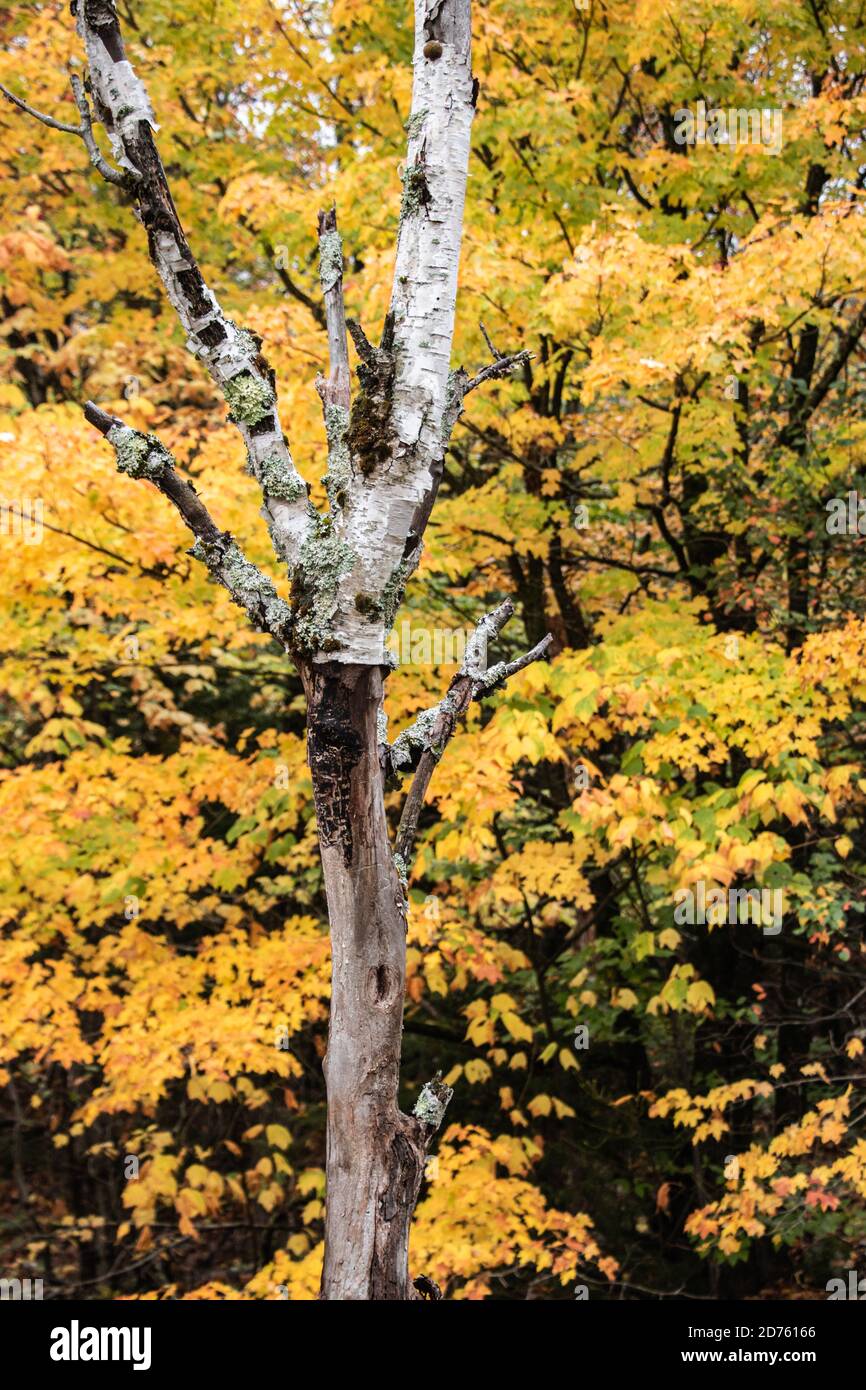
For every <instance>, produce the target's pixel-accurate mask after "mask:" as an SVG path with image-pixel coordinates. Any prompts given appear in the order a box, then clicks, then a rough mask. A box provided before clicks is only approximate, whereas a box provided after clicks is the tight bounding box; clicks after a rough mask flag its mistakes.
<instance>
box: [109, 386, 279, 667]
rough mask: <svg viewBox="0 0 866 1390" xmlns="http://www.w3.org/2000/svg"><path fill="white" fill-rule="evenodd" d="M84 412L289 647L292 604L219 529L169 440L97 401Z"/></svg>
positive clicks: (244, 602)
mask: <svg viewBox="0 0 866 1390" xmlns="http://www.w3.org/2000/svg"><path fill="white" fill-rule="evenodd" d="M84 416H85V419H86V420H87V421H88V422H89V423H90V424H91V425H94V426H95V427H96V429H98V430H99V432H100V434H103V435H104V436H105V438H106V439H107V440H108V442H109V444H110V445H111V446H112V448H113V449H114V452H115V455H116V458H117V467H118V470H119V471H120V472H121V473H127V474H128V475H129V477H131V478H144V479H146V480H147V481H148V482H151V483H153V485H154V486H155V487H157V488H158V489H159V491H160V492H161V493H162V494H163V496H164V497H167V498H168V500H169V501H170V502H171V504H172V505H173V506H174V507H175V508H176V509H177V511H178V512H179V513H180V515H181V517H182V518H183V520H184V522H185V523H186V525H187V526H188V527H189V529H190V531H192V533H193V535H194V536H195V538H196V539H195V544H194V545H193V547H192V549H191V551H190V552H189V553H190V554H191V555H193V556H194V557H195V558H196V559H197V560H201V561H202V562H203V563H204V564H205V565H207V567H208V569H209V570H210V572H211V574H212V575H213V577H214V579H216V580H218V582H219V583H220V584H222V586H223V588H225V589H227V590H228V592H229V594H230V595H231V597H232V598H233V599H234V601H235V603H236V604H237V605H238V606H239V607H240V608H243V610H244V612H245V613H246V614H247V617H248V618H249V619H250V621H251V622H252V623H253V625H254V626H255V627H257V628H258V629H259V630H260V631H262V632H268V633H270V634H271V636H272V637H276V639H277V641H278V642H280V643H282V645H283V646H284V647H288V642H289V637H290V633H291V625H292V614H291V610H290V609H289V606H288V604H287V603H285V602H284V601H283V600H282V599H281V598H280V597H279V595H278V593H277V591H276V589H275V588H274V586H273V584H272V582H271V580H270V579H269V578H268V576H267V575H266V574H263V573H262V571H261V570H259V569H257V568H256V566H255V565H253V564H252V563H251V562H250V561H249V560H248V559H247V558H246V556H245V555H244V554H243V552H242V550H241V548H240V546H239V545H238V543H237V541H235V540H234V538H233V537H232V536H231V535H230V534H229V532H228V531H221V530H220V529H219V527H218V526H217V524H216V522H215V521H214V520H213V518H212V516H211V515H210V512H209V511H208V509H207V507H206V506H205V505H204V503H203V502H202V500H201V498H200V497H199V495H198V493H197V492H196V490H195V488H194V487H193V485H192V483H190V482H188V481H187V480H186V479H185V478H181V477H180V476H179V474H178V473H177V471H176V464H175V460H174V458H173V457H172V455H171V454H170V453H169V451H168V450H167V449H166V448H165V446H164V445H163V444H161V443H160V441H159V440H158V439H157V438H156V437H155V436H154V435H152V434H142V433H141V431H139V430H135V429H132V428H131V427H130V426H129V425H125V424H124V423H123V421H122V420H118V419H117V417H116V416H114V415H109V414H108V413H107V412H106V411H104V410H101V409H100V407H99V406H98V405H94V403H93V401H88V402H87V404H86V405H85V407H84Z"/></svg>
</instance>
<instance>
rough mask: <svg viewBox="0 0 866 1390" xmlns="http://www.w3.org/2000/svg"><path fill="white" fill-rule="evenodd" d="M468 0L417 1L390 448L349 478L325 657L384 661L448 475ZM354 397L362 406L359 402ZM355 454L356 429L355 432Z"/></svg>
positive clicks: (468, 110)
mask: <svg viewBox="0 0 866 1390" xmlns="http://www.w3.org/2000/svg"><path fill="white" fill-rule="evenodd" d="M470 50H471V44H470V6H469V0H416V3H415V53H414V79H413V87H412V110H411V115H410V118H409V121H408V122H407V129H408V132H409V140H408V151H407V158H406V163H405V167H404V172H403V205H402V211H401V217H400V231H399V239H398V244H397V257H396V264H395V268H394V284H393V290H392V295H391V320H392V325H393V327H392V333H393V340H392V343H391V344H390V345H386V344H383V346H384V347H385V349H386V351H387V352H388V353H389V354H390V359H391V364H390V365H391V371H392V375H391V379H390V382H389V388H388V389H389V393H390V404H389V409H388V412H387V415H386V417H385V418H384V419H383V420H382V421H381V425H382V427H383V429H384V432H385V434H386V439H385V441H384V443H385V446H386V448H385V457H384V458H383V459H381V460H377V461H376V463H375V465H374V467H373V468H372V469H370V470H369V471H366V472H365V471H362V466H363V465H365V460H364V459H363V458H362V459H359V458H358V457H357V456H355V457H353V459H352V465H353V470H354V472H353V477H352V479H351V482H350V486H349V488H348V491H347V497H346V501H345V505H344V507H343V509H342V512H341V513H340V515H339V516H337V518H336V520H335V528H334V529H335V534H336V536H337V537H338V539H339V543H340V546H341V547H342V572H341V573H340V574H339V575H338V576H336V591H335V594H334V603H333V613H332V615H331V617H330V624H331V631H332V635H333V638H334V639H335V641H336V644H337V645H336V646H335V647H333V648H332V650H331V651H329V652H328V653H323V654H322V655H320V656H319V657H317V660H323V661H324V660H337V661H341V662H350V663H351V662H357V663H361V664H380V663H386V662H387V656H386V652H385V640H386V638H387V635H388V632H389V630H390V627H391V622H392V620H393V616H394V611H395V608H396V604H397V602H398V601H399V598H400V597H401V595H402V591H403V589H404V587H405V584H406V580H407V579H408V577H409V575H410V574H411V572H412V570H413V569H414V568H415V566H416V565H417V563H418V559H419V557H420V551H421V536H422V534H423V530H424V526H425V525H426V521H427V516H428V515H429V510H430V507H431V506H432V501H433V497H434V496H435V492H436V488H437V486H438V481H439V477H440V476H441V470H442V461H443V455H444V451H445V445H446V443H447V440H446V439H444V438H443V434H444V429H443V426H444V422H445V417H446V410H447V404H448V379H449V369H450V360H451V345H452V340H453V335H454V311H455V305H456V300H457V271H458V265H459V260H460V243H461V237H462V230H463V206H464V199H465V193H466V179H467V170H468V164H469V143H470V131H471V126H472V117H473V115H474V105H473V97H474V90H473V80H472V70H471V51H470ZM356 408H357V407H356ZM350 453H351V432H350Z"/></svg>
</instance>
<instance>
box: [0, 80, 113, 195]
mask: <svg viewBox="0 0 866 1390" xmlns="http://www.w3.org/2000/svg"><path fill="white" fill-rule="evenodd" d="M69 80H70V82H71V84H72V93H73V95H74V97H75V104H76V106H77V107H78V114H79V115H80V116H81V125H67V123H66V122H65V121H56V120H55V119H54V117H53V116H46V115H45V113H44V112H43V111H37V110H36V108H35V107H34V106H30V105H29V104H28V103H27V102H26V101H22V99H21V97H16V96H15V94H14V92H10V91H9V89H8V88H7V87H4V86H3V84H2V82H0V92H2V94H3V96H4V97H5V98H6V100H7V101H11V102H12V104H13V106H17V107H18V108H19V109H20V110H21V111H26V112H27V115H28V116H33V117H34V118H35V119H36V120H37V121H41V122H42V124H43V125H44V126H48V129H49V130H61V131H63V132H64V134H66V135H77V136H78V137H79V139H81V140H83V141H84V146H85V149H86V150H87V153H88V155H89V156H90V162H91V164H92V165H93V167H94V169H96V171H97V173H99V174H101V175H102V177H103V178H104V179H105V180H106V181H107V182H108V183H114V184H118V185H120V186H121V187H126V186H127V185H128V184H129V175H128V174H125V173H122V172H121V170H120V169H115V168H113V167H112V165H111V164H109V162H108V160H107V159H106V158H105V155H104V154H103V153H102V151H101V149H100V148H99V146H98V145H97V143H96V140H95V138H94V135H93V122H92V119H91V115H90V107H89V106H88V104H87V97H86V96H85V94H84V87H83V86H82V83H81V79H80V78H79V77H78V75H77V74H76V73H72V75H71V77H70V79H69Z"/></svg>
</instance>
